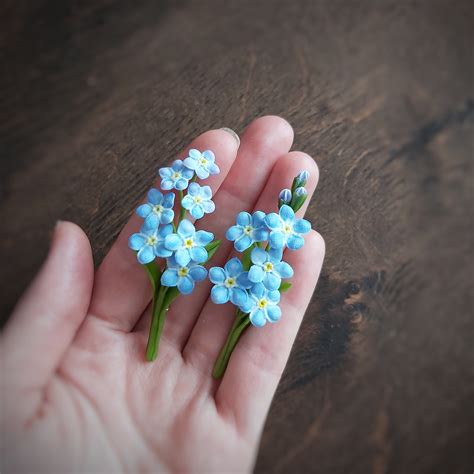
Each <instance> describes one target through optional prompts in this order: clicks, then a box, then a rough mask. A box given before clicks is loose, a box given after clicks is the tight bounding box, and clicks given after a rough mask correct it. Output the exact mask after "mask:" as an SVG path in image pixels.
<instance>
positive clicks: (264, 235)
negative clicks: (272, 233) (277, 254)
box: [253, 229, 268, 242]
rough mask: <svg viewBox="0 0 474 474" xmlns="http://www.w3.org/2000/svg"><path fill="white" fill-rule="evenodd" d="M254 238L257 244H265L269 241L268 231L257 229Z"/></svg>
mask: <svg viewBox="0 0 474 474" xmlns="http://www.w3.org/2000/svg"><path fill="white" fill-rule="evenodd" d="M253 238H254V240H255V242H263V241H264V240H267V239H268V230H267V229H256V230H254V232H253Z"/></svg>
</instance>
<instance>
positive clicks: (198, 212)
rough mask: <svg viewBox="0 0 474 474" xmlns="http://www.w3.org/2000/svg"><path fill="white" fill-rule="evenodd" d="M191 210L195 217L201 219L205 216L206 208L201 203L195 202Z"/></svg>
mask: <svg viewBox="0 0 474 474" xmlns="http://www.w3.org/2000/svg"><path fill="white" fill-rule="evenodd" d="M190 212H191V215H192V216H193V217H194V219H201V218H202V216H204V209H203V208H202V206H200V205H199V204H195V205H194V206H193V207H192V209H191V211H190Z"/></svg>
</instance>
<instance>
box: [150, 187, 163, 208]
mask: <svg viewBox="0 0 474 474" xmlns="http://www.w3.org/2000/svg"><path fill="white" fill-rule="evenodd" d="M148 201H149V202H151V203H152V204H161V202H162V201H163V194H161V193H160V191H158V189H155V188H151V189H150V190H149V191H148Z"/></svg>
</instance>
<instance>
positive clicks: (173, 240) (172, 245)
mask: <svg viewBox="0 0 474 474" xmlns="http://www.w3.org/2000/svg"><path fill="white" fill-rule="evenodd" d="M181 244H182V240H181V237H180V236H179V235H177V234H169V235H167V236H166V237H165V246H166V248H168V249H170V250H177V249H178V248H179V247H180V246H181Z"/></svg>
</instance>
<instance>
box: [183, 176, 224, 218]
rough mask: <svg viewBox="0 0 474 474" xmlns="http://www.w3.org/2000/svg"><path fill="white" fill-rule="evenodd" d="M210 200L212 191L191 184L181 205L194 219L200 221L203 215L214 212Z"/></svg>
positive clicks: (213, 206) (205, 187)
mask: <svg viewBox="0 0 474 474" xmlns="http://www.w3.org/2000/svg"><path fill="white" fill-rule="evenodd" d="M211 198H212V190H211V188H210V187H209V186H200V185H199V184H197V183H191V184H190V185H189V188H188V194H187V195H186V196H184V198H183V200H182V201H181V205H182V206H183V207H184V209H187V210H188V211H189V213H190V214H191V215H192V216H193V217H194V219H201V217H203V216H204V214H209V213H211V212H214V211H215V209H216V206H215V205H214V202H213V201H211Z"/></svg>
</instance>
